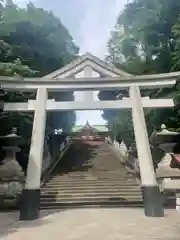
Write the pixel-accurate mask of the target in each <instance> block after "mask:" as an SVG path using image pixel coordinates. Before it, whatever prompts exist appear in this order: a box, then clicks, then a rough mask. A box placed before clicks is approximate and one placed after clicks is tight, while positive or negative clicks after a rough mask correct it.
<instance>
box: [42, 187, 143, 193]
mask: <svg viewBox="0 0 180 240" xmlns="http://www.w3.org/2000/svg"><path fill="white" fill-rule="evenodd" d="M41 192H45V193H46V192H48V193H56V192H63V193H76V192H77V193H78V192H87V193H88V192H95V193H96V192H97V193H100V192H106V193H110V192H121V193H122V192H123V193H126V192H130V193H133V192H138V193H139V194H141V191H140V189H139V188H128V189H127V188H124V189H120V188H94V187H93V188H67V189H64V188H46V189H41Z"/></svg>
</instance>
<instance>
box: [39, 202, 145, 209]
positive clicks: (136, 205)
mask: <svg viewBox="0 0 180 240" xmlns="http://www.w3.org/2000/svg"><path fill="white" fill-rule="evenodd" d="M142 207H143V204H142V202H141V201H140V202H138V201H136V202H125V203H124V202H119V201H114V202H106V201H105V202H84V203H82V202H76V203H75V202H71V203H60V204H57V203H56V204H43V205H41V206H40V209H49V210H53V209H54V210H57V209H67V208H68V209H74V208H142Z"/></svg>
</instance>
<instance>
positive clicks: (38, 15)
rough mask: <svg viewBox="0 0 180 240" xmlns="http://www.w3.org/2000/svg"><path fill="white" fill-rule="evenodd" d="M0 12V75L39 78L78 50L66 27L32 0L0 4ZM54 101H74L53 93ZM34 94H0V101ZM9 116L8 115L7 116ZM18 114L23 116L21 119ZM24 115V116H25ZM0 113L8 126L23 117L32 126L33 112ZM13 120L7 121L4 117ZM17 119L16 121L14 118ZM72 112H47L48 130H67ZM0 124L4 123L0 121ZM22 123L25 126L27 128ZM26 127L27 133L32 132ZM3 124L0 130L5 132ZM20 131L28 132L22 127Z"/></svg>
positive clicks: (70, 97) (69, 96)
mask: <svg viewBox="0 0 180 240" xmlns="http://www.w3.org/2000/svg"><path fill="white" fill-rule="evenodd" d="M0 7H1V11H0V39H1V40H0V74H1V75H6V76H13V75H19V76H26V77H27V76H28V77H30V76H39V77H42V76H44V75H46V74H48V73H51V72H52V71H54V70H56V69H58V68H61V67H62V66H64V65H65V64H67V63H69V62H70V61H71V60H72V59H73V58H75V57H76V55H77V53H78V47H77V46H76V45H75V44H74V42H73V39H72V37H71V35H70V34H69V32H68V30H67V29H66V28H65V27H64V26H63V24H62V23H61V21H60V20H59V19H58V18H56V17H55V16H54V15H53V14H52V13H51V12H48V11H45V10H43V9H40V8H36V7H35V6H34V5H33V4H32V3H30V4H28V5H27V7H26V8H23V9H22V8H19V7H18V6H16V5H15V4H12V2H11V3H8V4H6V5H5V6H4V5H1V6H0ZM51 97H52V98H55V99H56V100H59V101H62V100H63V99H65V98H66V99H67V100H73V93H72V92H69V93H68V92H67V93H61V92H59V93H56V94H53V95H52V96H51ZM34 98H35V95H34V94H27V93H22V94H20V93H8V94H6V93H2V94H1V100H2V101H3V100H6V101H25V100H27V99H34ZM10 116H11V117H10ZM21 116H23V117H22V118H21ZM25 116H27V118H26V117H25ZM25 116H24V115H23V114H21V113H19V115H18V113H16V114H5V113H3V114H2V118H0V119H1V120H0V121H3V122H2V123H5V124H6V126H7V128H10V127H11V126H14V125H16V126H18V125H19V126H20V125H21V126H22V124H21V123H22V119H23V120H24V121H25V122H27V124H29V125H31V127H32V116H33V115H32V114H26V115H25ZM7 118H9V119H13V120H12V121H9V122H8V124H7V121H6V119H7ZM15 119H16V120H15ZM74 119H75V113H74V112H70V113H68V114H67V113H63V112H61V113H49V114H48V118H47V129H48V131H52V130H53V129H55V128H65V129H67V128H68V127H67V126H69V128H70V127H71V126H72V125H73V124H74V122H75V120H74ZM1 126H3V124H1ZM26 127H27V126H26V124H24V128H26ZM31 127H29V129H30V131H29V135H30V133H31ZM3 129H6V128H3V127H2V129H1V130H2V132H4V130H3ZM21 133H22V134H25V133H27V131H24V130H22V132H21Z"/></svg>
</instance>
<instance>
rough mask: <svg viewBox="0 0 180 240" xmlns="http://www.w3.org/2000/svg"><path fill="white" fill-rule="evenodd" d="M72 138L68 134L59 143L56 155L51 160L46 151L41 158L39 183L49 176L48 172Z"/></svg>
mask: <svg viewBox="0 0 180 240" xmlns="http://www.w3.org/2000/svg"><path fill="white" fill-rule="evenodd" d="M71 143H72V140H71V137H70V136H67V137H66V138H65V140H64V141H63V142H62V143H61V144H60V146H59V151H58V156H57V157H55V159H53V160H52V157H51V154H50V152H49V151H48V153H47V155H46V157H45V158H44V160H43V166H42V176H41V183H42V184H43V183H44V181H46V178H47V177H48V176H49V174H50V173H51V172H52V171H53V169H54V168H55V167H56V165H57V163H58V162H59V161H60V160H61V159H62V157H63V156H64V154H65V153H66V151H67V150H68V149H69V147H70V146H71Z"/></svg>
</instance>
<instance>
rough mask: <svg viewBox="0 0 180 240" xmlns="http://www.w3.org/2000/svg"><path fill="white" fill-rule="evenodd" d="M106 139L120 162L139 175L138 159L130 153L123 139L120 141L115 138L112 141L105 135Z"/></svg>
mask: <svg viewBox="0 0 180 240" xmlns="http://www.w3.org/2000/svg"><path fill="white" fill-rule="evenodd" d="M106 141H107V142H108V144H109V146H110V147H111V148H112V150H113V151H114V153H115V154H116V156H117V157H118V158H119V160H120V162H121V163H123V164H124V165H126V166H127V167H129V168H130V169H131V170H132V171H133V172H134V173H136V174H138V175H139V166H138V159H137V158H136V157H134V156H133V155H131V154H130V151H129V150H128V148H127V146H126V144H125V143H124V142H123V141H122V142H121V143H119V142H117V141H116V140H114V141H112V140H111V139H110V137H107V138H106Z"/></svg>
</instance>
